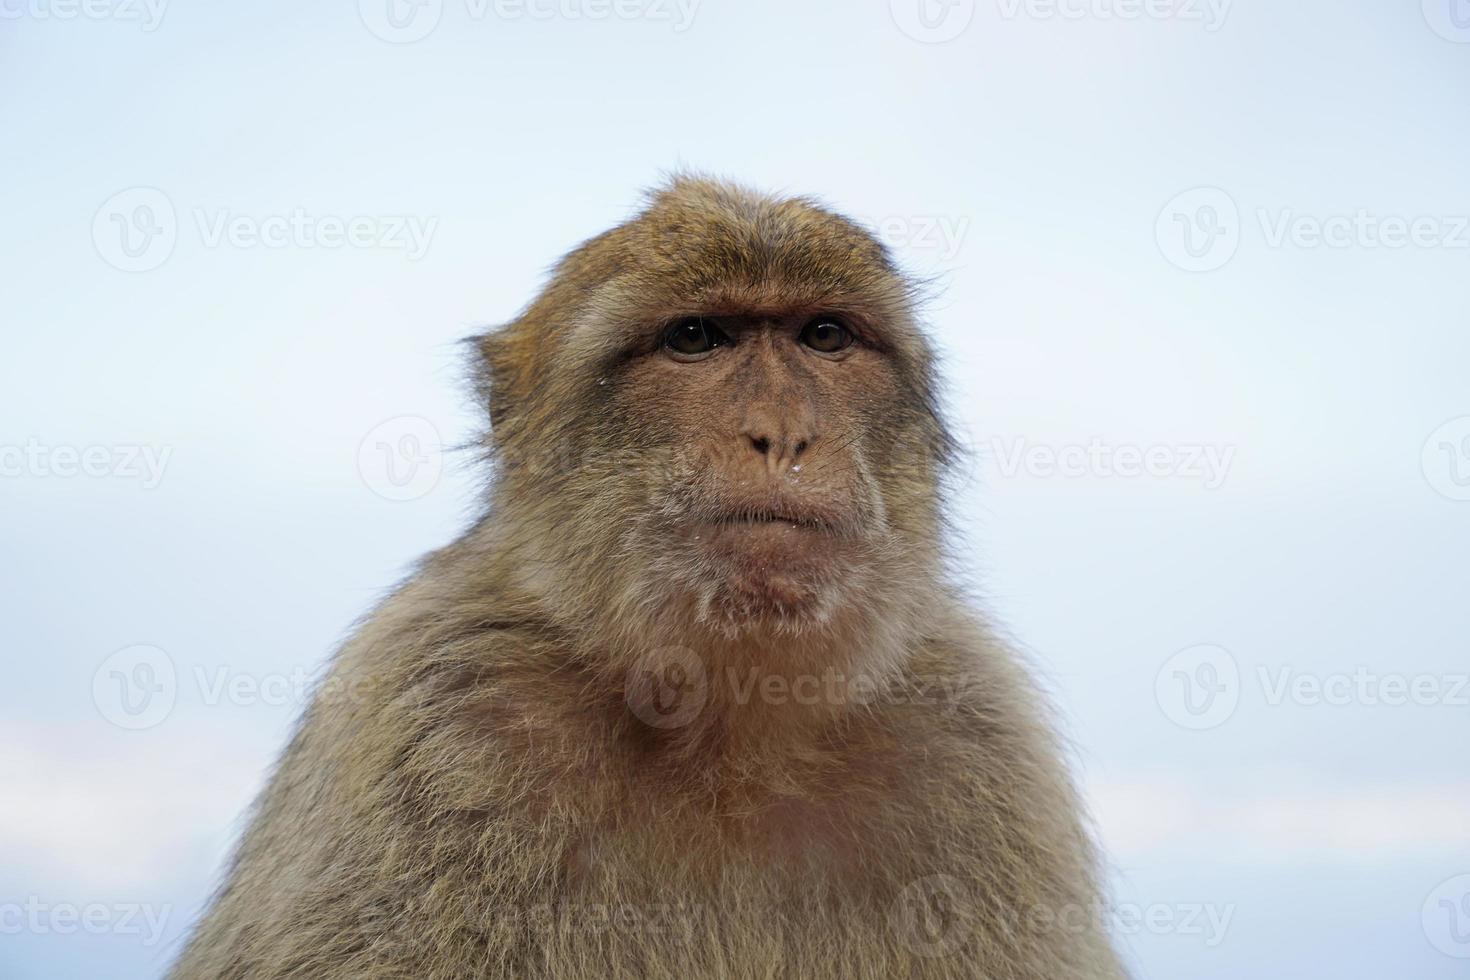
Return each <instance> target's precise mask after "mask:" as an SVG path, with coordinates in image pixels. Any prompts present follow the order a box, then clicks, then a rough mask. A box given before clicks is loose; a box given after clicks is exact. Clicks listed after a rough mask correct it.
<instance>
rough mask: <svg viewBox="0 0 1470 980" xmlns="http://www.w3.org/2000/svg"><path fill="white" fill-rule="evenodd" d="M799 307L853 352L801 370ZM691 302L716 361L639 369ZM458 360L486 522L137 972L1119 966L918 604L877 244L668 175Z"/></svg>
mask: <svg viewBox="0 0 1470 980" xmlns="http://www.w3.org/2000/svg"><path fill="white" fill-rule="evenodd" d="M817 313H823V314H836V315H840V316H842V317H843V318H845V319H846V321H847V322H848V323H850V324H851V325H852V326H853V328H854V330H855V331H856V332H858V333H859V334H860V336H861V340H862V343H860V344H859V345H855V346H854V347H853V348H852V349H850V350H849V351H847V352H845V353H843V354H842V355H840V356H837V357H832V358H826V357H821V356H818V355H816V354H813V353H812V352H811V351H810V350H809V349H806V348H802V347H801V346H800V345H799V344H798V343H797V342H796V341H795V340H794V339H793V338H794V337H796V336H797V335H798V334H799V332H800V329H801V326H802V324H803V323H805V322H807V320H808V318H809V317H810V316H812V315H814V314H817ZM690 314H704V315H709V316H711V317H713V318H715V320H717V321H718V322H721V323H724V324H726V325H727V326H728V327H729V330H730V332H732V334H738V341H737V342H736V343H735V344H734V345H732V346H730V347H728V348H720V349H719V350H717V351H716V352H715V355H714V356H711V357H710V358H708V359H706V360H702V361H699V362H698V363H681V362H679V361H677V360H675V359H673V358H671V357H670V356H669V355H667V354H666V352H664V351H662V350H661V349H660V347H659V338H660V337H661V335H662V329H663V327H664V325H665V324H667V323H669V322H670V321H672V320H675V319H676V318H678V317H681V316H685V315H690ZM712 322H715V321H712ZM476 348H477V350H478V352H479V355H480V357H481V360H482V364H483V373H482V376H481V380H482V382H483V386H482V393H483V396H484V399H485V403H486V404H487V405H488V407H489V412H490V416H491V431H490V435H489V436H488V437H487V439H486V448H487V451H488V453H489V454H490V456H491V457H492V460H493V465H494V479H493V481H492V483H491V490H490V506H489V509H488V516H486V517H485V518H484V519H483V520H482V521H480V523H479V524H477V525H476V526H475V527H474V528H473V529H472V530H471V531H469V532H468V533H467V534H466V535H465V536H464V537H463V538H462V539H461V540H459V541H458V542H456V543H454V544H453V545H451V546H449V547H448V548H445V549H443V550H442V551H440V552H438V553H436V554H434V555H432V556H431V557H430V558H428V559H427V560H426V561H425V562H424V564H423V566H422V568H421V569H420V571H419V572H418V573H417V574H416V575H415V576H414V577H413V578H412V579H411V580H410V581H409V582H408V583H407V584H405V585H404V586H403V587H402V588H401V589H399V591H398V592H397V593H396V594H395V595H393V596H392V597H391V598H390V599H389V600H387V601H386V602H385V603H384V604H383V606H382V607H381V608H379V609H378V610H377V611H376V612H375V613H374V614H373V616H372V617H371V618H370V619H369V620H368V621H367V622H366V624H365V625H363V627H362V628H361V629H360V630H359V631H358V633H357V634H356V636H355V637H354V638H353V639H352V640H351V641H350V642H348V643H347V644H346V646H345V647H344V648H343V649H342V650H341V652H340V653H339V654H338V656H337V658H336V660H335V663H334V665H333V668H332V672H331V674H330V675H329V677H328V679H327V681H326V682H325V684H324V685H323V687H322V689H321V690H320V691H319V692H318V694H317V697H316V700H315V702H314V704H313V706H312V708H311V709H310V711H309V712H308V714H307V716H306V718H305V719H304V720H303V722H302V724H301V727H300V729H299V731H298V732H297V734H296V736H295V738H294V740H293V741H292V743H291V746H290V747H289V749H288V750H287V752H286V754H285V757H284V758H283V760H282V761H281V764H280V767H279V770H278V771H277V773H276V775H275V778H274V779H273V780H272V782H271V784H270V786H269V788H268V789H267V790H266V792H265V793H264V795H263V796H262V798H261V799H260V801H259V802H258V804H257V809H256V812H255V814H254V818H253V821H252V823H251V825H250V828H249V830H248V831H247V833H246V834H245V837H244V840H243V841H242V843H241V845H240V848H239V851H238V853H237V854H236V856H235V859H234V861H233V864H232V866H231V868H230V869H229V873H228V877H227V880H226V882H225V884H224V885H223V887H222V888H221V890H220V892H219V894H218V895H217V896H216V899H215V901H214V903H213V905H212V907H211V909H210V910H209V912H208V913H207V914H206V915H205V917H204V919H203V921H202V922H201V923H200V925H199V927H198V929H197V931H196V933H195V935H194V937H193V939H192V941H191V942H190V944H189V945H188V947H187V949H186V950H185V952H184V954H183V956H182V958H181V959H180V961H179V963H178V964H177V966H176V968H175V970H174V973H173V976H175V977H177V978H181V980H183V978H200V980H203V978H210V980H214V978H246V977H250V978H263V977H302V978H313V980H315V978H323V980H335V978H344V980H345V978H404V980H410V978H411V980H435V978H444V980H450V978H455V980H458V978H468V977H517V978H519V977H548V978H570V980H581V978H589V980H590V978H604V977H638V978H670V980H683V978H688V977H731V978H747V977H750V978H775V977H793V978H795V977H815V978H825V977H831V978H880V977H885V978H886V977H913V978H918V977H988V978H994V980H1001V978H1007V980H1022V978H1034V980H1042V978H1046V980H1068V978H1083V977H1087V978H1099V977H1116V976H1120V975H1121V970H1120V968H1119V966H1118V964H1117V961H1116V959H1115V957H1114V954H1113V952H1112V951H1111V949H1110V947H1109V944H1108V942H1107V940H1106V937H1105V936H1104V935H1103V930H1102V929H1101V927H1100V925H1099V924H1098V922H1097V918H1098V916H1097V914H1096V913H1097V903H1098V902H1099V896H1098V890H1097V886H1096V884H1095V880H1094V867H1093V864H1094V859H1093V854H1092V848H1091V845H1090V843H1089V840H1088V838H1087V835H1086V833H1085V831H1084V829H1083V827H1082V825H1081V822H1080V819H1079V815H1078V806H1077V803H1076V801H1075V799H1074V795H1073V792H1072V789H1071V787H1070V785H1069V783H1068V780H1067V778H1066V776H1065V773H1064V771H1063V769H1062V766H1061V764H1060V762H1059V760H1058V754H1057V750H1056V748H1055V746H1054V744H1053V740H1052V738H1051V737H1050V736H1049V734H1048V732H1047V729H1046V726H1045V725H1044V723H1043V721H1042V718H1041V715H1040V713H1039V711H1038V706H1037V703H1036V698H1035V697H1034V695H1033V692H1032V689H1031V687H1030V685H1029V683H1028V681H1027V680H1026V678H1025V677H1024V676H1023V674H1022V673H1021V672H1020V670H1019V669H1018V667H1017V666H1016V664H1015V663H1014V661H1013V658H1012V656H1011V655H1010V653H1009V652H1008V651H1007V650H1005V649H1004V648H1003V647H1002V646H1001V645H999V644H998V643H997V642H996V640H995V639H994V638H992V636H991V635H989V633H988V632H987V631H986V630H985V629H984V628H983V626H982V625H981V624H979V623H978V622H977V620H976V619H975V618H974V617H973V616H972V614H971V613H970V612H969V611H968V610H967V609H966V608H965V605H964V603H963V602H962V601H961V600H960V598H959V597H958V596H957V594H956V592H955V591H954V590H953V589H952V588H951V587H949V585H948V584H947V583H946V580H945V573H944V563H943V561H942V545H943V539H944V529H943V522H942V517H941V506H940V499H939V490H938V487H939V481H940V477H941V474H942V472H943V468H944V466H945V463H946V460H947V458H948V455H949V452H950V441H949V438H948V436H947V435H946V433H945V430H944V427H943V425H942V423H941V421H940V419H939V417H938V414H937V412H936V410H935V399H934V395H933V390H932V385H933V383H932V380H931V375H930V372H931V368H930V364H931V358H930V353H929V348H928V346H927V344H926V342H925V340H924V338H923V336H922V335H921V333H920V332H919V331H918V329H917V327H916V325H915V322H914V317H913V313H912V310H911V296H910V287H909V285H908V284H907V283H906V281H905V280H904V279H903V277H902V276H900V275H899V274H898V273H897V272H896V271H895V269H894V267H893V265H892V263H891V262H890V260H889V258H888V256H887V254H886V253H885V251H884V250H883V248H882V247H881V246H880V245H878V244H877V243H876V242H875V241H874V240H873V239H872V238H871V237H870V236H869V235H868V234H867V233H866V232H864V231H863V230H861V229H860V228H858V227H857V226H855V225H853V224H851V223H850V222H848V221H846V220H845V219H843V218H840V217H838V216H835V215H833V214H832V213H830V212H828V211H826V210H824V209H822V208H821V207H819V206H817V205H815V204H813V203H811V202H809V201H805V200H778V199H771V198H767V197H762V196H758V195H756V194H753V193H750V192H748V191H745V190H742V189H739V188H736V187H732V186H730V185H726V184H723V183H718V182H713V181H707V180H698V179H690V178H683V179H679V180H676V181H674V182H673V183H672V184H671V185H670V186H669V187H667V188H666V189H664V190H663V191H661V192H659V193H658V194H657V195H655V196H654V197H653V199H652V200H651V202H650V204H649V206H648V207H647V209H646V210H645V211H644V212H643V213H642V214H640V215H639V216H638V217H637V218H635V219H634V220H632V221H630V222H628V223H627V224H624V225H622V226H620V227H618V228H615V229H613V230H612V231H609V232H607V233H606V234H604V235H601V236H599V237H598V238H596V239H593V240H592V241H590V242H588V243H586V244H584V245H583V246H581V247H580V248H578V249H577V250H575V251H574V252H572V253H571V254H570V255H569V256H567V258H565V259H564V260H563V261H562V262H561V263H560V265H559V266H558V267H557V269H556V272H555V274H554V276H553V278H552V280H551V282H550V283H549V284H548V286H547V287H546V288H545V290H544V291H543V292H542V294H541V295H540V296H539V297H538V298H537V299H536V300H535V301H534V302H533V303H532V304H531V305H530V306H529V307H528V308H527V309H526V310H525V311H524V312H523V313H522V314H521V315H520V317H519V318H517V319H516V320H515V321H514V322H513V323H511V324H510V325H508V326H506V327H505V328H503V329H501V330H499V331H496V332H494V333H492V334H489V335H488V336H486V337H483V338H478V339H477V341H476ZM793 511H794V513H793ZM773 512H780V513H781V514H782V515H783V516H789V517H791V521H790V522H788V523H787V524H781V523H778V522H771V521H764V522H763V521H760V520H750V521H749V522H747V521H748V519H751V518H755V517H758V516H759V515H761V514H767V513H773ZM701 529H703V530H701ZM681 699H682V700H681Z"/></svg>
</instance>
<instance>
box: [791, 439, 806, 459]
mask: <svg viewBox="0 0 1470 980" xmlns="http://www.w3.org/2000/svg"><path fill="white" fill-rule="evenodd" d="M806 447H807V441H806V440H805V439H803V440H801V441H800V442H798V443H797V444H796V452H795V453H793V454H792V455H793V456H800V455H801V454H802V453H804V452H806Z"/></svg>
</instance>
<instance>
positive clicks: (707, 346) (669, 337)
mask: <svg viewBox="0 0 1470 980" xmlns="http://www.w3.org/2000/svg"><path fill="white" fill-rule="evenodd" d="M729 342H730V338H729V337H727V336H725V334H724V333H722V332H721V331H720V329H719V328H718V327H716V326H715V325H714V324H712V323H710V322H708V321H707V320H705V319H704V318H703V317H697V316H687V317H685V318H684V319H682V320H680V321H679V322H677V323H675V324H674V325H673V326H672V327H669V329H668V330H667V331H665V332H664V346H665V347H667V348H668V349H669V350H671V351H673V352H674V353H675V354H681V355H683V356H684V357H697V356H699V355H700V354H708V353H709V352H710V351H712V350H714V349H715V348H716V347H721V346H723V345H725V344H728V343H729Z"/></svg>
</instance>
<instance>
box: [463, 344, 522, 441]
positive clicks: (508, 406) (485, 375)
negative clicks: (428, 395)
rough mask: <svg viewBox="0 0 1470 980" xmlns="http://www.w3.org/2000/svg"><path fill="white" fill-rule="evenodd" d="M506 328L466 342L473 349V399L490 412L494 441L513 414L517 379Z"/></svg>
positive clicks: (497, 438)
mask: <svg viewBox="0 0 1470 980" xmlns="http://www.w3.org/2000/svg"><path fill="white" fill-rule="evenodd" d="M507 332H508V328H504V327H502V328H500V329H498V330H492V331H490V332H489V333H483V334H480V335H479V336H477V337H467V338H466V339H465V343H466V344H468V345H469V347H470V349H471V350H472V351H473V352H474V354H473V363H472V368H471V371H472V375H471V376H472V379H473V384H474V392H475V398H476V400H477V401H478V402H479V403H480V404H481V405H483V406H485V409H486V411H487V412H488V413H489V415H490V434H491V437H492V438H493V439H495V440H496V441H497V442H498V441H499V439H500V437H501V436H502V435H503V434H504V433H503V430H504V428H505V426H506V425H507V423H508V422H509V421H510V419H511V417H512V415H513V414H514V410H515V406H516V400H517V399H516V390H517V388H518V382H519V378H518V377H517V371H516V367H515V358H514V357H513V356H512V353H511V349H510V344H509V343H508V338H507Z"/></svg>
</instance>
